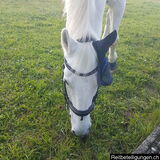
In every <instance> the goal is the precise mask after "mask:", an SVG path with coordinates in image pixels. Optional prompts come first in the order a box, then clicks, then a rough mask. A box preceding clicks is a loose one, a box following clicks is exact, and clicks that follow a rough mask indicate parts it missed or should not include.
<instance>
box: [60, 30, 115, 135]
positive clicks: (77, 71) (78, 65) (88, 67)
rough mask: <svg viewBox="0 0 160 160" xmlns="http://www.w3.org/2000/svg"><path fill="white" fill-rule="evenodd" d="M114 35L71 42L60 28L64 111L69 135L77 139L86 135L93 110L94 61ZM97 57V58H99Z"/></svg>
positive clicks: (96, 60) (112, 39)
mask: <svg viewBox="0 0 160 160" xmlns="http://www.w3.org/2000/svg"><path fill="white" fill-rule="evenodd" d="M116 35H117V34H116V33H115V34H112V35H109V36H108V37H106V38H105V39H103V40H99V41H94V42H93V41H91V42H83V43H82V42H79V41H76V40H73V39H72V38H71V37H70V35H69V34H68V31H67V30H66V29H63V31H62V34H61V44H62V48H63V51H64V58H65V63H64V71H63V72H64V76H63V81H64V87H65V97H66V101H67V105H68V109H69V112H70V115H71V125H72V132H74V133H75V134H76V135H78V136H84V135H87V134H88V133H89V128H90V127H91V119H90V112H91V111H92V109H93V108H94V101H95V96H96V93H97V90H98V87H99V85H98V83H97V75H98V67H97V66H98V60H99V59H100V57H104V56H105V54H106V52H107V51H108V48H109V47H110V46H111V45H112V44H113V43H114V41H115V39H116ZM100 54H101V56H98V55H100Z"/></svg>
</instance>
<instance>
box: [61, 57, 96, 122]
mask: <svg viewBox="0 0 160 160" xmlns="http://www.w3.org/2000/svg"><path fill="white" fill-rule="evenodd" d="M65 67H67V69H68V70H69V71H71V72H72V73H73V74H75V75H77V76H80V77H88V76H91V75H93V74H95V73H96V72H97V71H98V66H97V67H96V68H95V69H93V70H92V71H90V72H88V73H79V72H77V71H76V70H75V69H73V68H72V67H71V66H70V65H69V64H68V62H67V60H66V59H65V60H64V64H63V73H64V68H65ZM63 84H64V97H65V100H66V108H67V110H69V109H71V110H72V112H73V113H75V114H76V115H77V116H79V117H81V121H82V120H83V117H84V116H87V115H89V114H90V113H91V112H92V111H93V109H94V106H95V101H96V97H97V93H98V89H97V92H96V94H95V95H94V97H93V99H92V104H91V105H90V106H89V107H88V109H87V110H84V111H82V110H78V109H76V108H75V107H74V105H73V103H72V102H71V100H70V99H69V97H68V94H67V89H66V85H69V84H68V83H67V82H66V81H65V80H64V81H63Z"/></svg>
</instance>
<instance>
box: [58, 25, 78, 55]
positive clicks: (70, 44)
mask: <svg viewBox="0 0 160 160" xmlns="http://www.w3.org/2000/svg"><path fill="white" fill-rule="evenodd" d="M61 45H62V48H63V50H64V51H65V52H66V53H68V54H70V53H73V51H74V49H75V47H76V46H77V42H76V41H74V40H73V39H72V38H71V37H70V36H69V33H68V30H67V29H65V28H64V29H63V30H62V32H61Z"/></svg>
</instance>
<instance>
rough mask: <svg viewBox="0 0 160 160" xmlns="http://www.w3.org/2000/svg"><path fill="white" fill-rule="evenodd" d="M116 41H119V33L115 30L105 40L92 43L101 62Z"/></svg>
mask: <svg viewBox="0 0 160 160" xmlns="http://www.w3.org/2000/svg"><path fill="white" fill-rule="evenodd" d="M116 39H117V31H116V30H114V31H113V32H112V33H110V34H109V35H108V36H107V37H105V38H104V39H101V40H99V41H94V42H93V43H92V45H93V47H94V49H95V51H96V53H97V57H98V59H99V60H100V59H101V60H102V59H103V58H104V57H105V55H106V53H107V51H108V50H109V47H111V46H112V44H113V43H114V42H115V40H116Z"/></svg>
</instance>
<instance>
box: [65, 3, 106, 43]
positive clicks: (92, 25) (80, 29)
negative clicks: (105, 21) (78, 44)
mask: <svg viewBox="0 0 160 160" xmlns="http://www.w3.org/2000/svg"><path fill="white" fill-rule="evenodd" d="M105 2H106V0H65V12H66V15H67V22H66V28H67V29H68V31H69V34H70V35H71V37H72V38H73V39H81V40H82V41H83V40H84V41H85V39H86V38H87V39H89V40H90V39H100V37H101V31H102V18H103V13H104V8H105Z"/></svg>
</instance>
